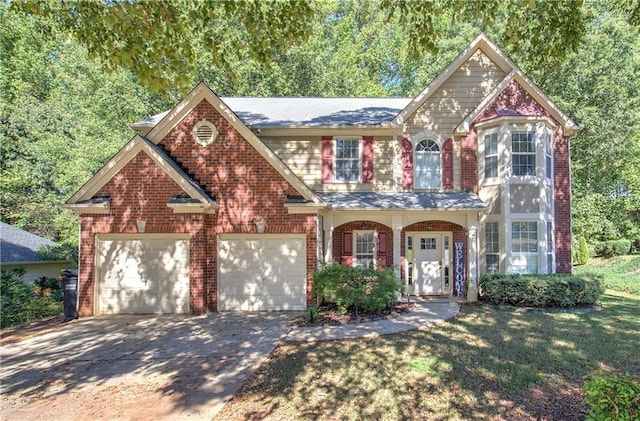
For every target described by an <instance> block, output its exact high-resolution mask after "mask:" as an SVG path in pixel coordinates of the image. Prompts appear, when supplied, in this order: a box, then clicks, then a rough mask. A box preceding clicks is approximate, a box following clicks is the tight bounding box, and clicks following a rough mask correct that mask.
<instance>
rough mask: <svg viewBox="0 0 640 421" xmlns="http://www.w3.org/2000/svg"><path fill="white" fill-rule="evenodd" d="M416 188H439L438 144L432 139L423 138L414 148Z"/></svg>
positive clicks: (439, 163) (439, 161)
mask: <svg viewBox="0 0 640 421" xmlns="http://www.w3.org/2000/svg"><path fill="white" fill-rule="evenodd" d="M414 168H415V180H414V186H415V187H416V188H440V177H441V174H442V167H441V160H440V146H439V145H438V143H437V142H436V141H434V140H423V141H421V142H419V143H418V144H417V145H416V148H415V160H414Z"/></svg>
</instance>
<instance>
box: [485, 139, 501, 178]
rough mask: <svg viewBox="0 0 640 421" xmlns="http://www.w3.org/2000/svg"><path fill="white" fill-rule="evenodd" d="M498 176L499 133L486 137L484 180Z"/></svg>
mask: <svg viewBox="0 0 640 421" xmlns="http://www.w3.org/2000/svg"><path fill="white" fill-rule="evenodd" d="M497 176H498V133H491V134H488V135H485V136H484V178H495V177H497Z"/></svg>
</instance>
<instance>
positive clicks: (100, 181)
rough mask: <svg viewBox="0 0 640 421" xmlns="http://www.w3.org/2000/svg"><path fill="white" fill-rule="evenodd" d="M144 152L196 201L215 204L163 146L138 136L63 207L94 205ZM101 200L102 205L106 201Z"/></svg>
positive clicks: (79, 208) (72, 207)
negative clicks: (99, 194) (106, 189)
mask: <svg viewBox="0 0 640 421" xmlns="http://www.w3.org/2000/svg"><path fill="white" fill-rule="evenodd" d="M141 151H143V152H145V153H146V154H147V155H148V156H149V157H151V159H153V160H154V161H155V162H156V164H158V166H159V167H160V168H162V169H163V170H164V171H165V172H166V173H167V175H169V177H171V179H172V180H173V181H175V182H176V184H178V185H179V186H180V188H181V189H182V190H183V191H184V192H185V193H186V194H187V195H188V196H189V197H190V198H191V199H194V200H197V201H198V202H200V203H202V204H203V205H206V206H213V205H215V200H214V199H213V198H212V197H210V196H209V194H208V193H207V192H206V191H205V190H204V189H203V188H202V186H200V185H199V184H198V183H197V182H196V181H195V180H193V179H192V178H191V177H189V175H187V174H186V173H185V172H184V170H183V169H182V168H180V167H179V166H178V165H177V164H176V163H175V162H174V161H173V160H172V159H171V158H170V157H169V156H167V154H166V153H165V152H164V151H163V150H162V149H161V148H160V147H158V146H157V145H155V144H154V143H153V142H151V141H149V140H148V139H146V138H144V137H142V136H140V135H137V136H135V137H134V138H133V139H131V140H130V141H129V143H127V144H126V145H125V146H124V147H123V148H122V149H120V151H119V152H118V153H117V154H115V156H114V157H113V158H111V159H110V160H109V162H107V163H106V164H105V165H104V166H103V167H102V168H101V169H100V171H98V172H97V173H96V174H95V175H94V176H93V177H91V179H89V181H87V182H86V183H85V184H84V186H82V187H81V188H80V190H78V191H77V192H76V193H75V194H74V195H73V196H71V198H70V199H69V200H68V201H67V204H66V205H63V207H66V208H69V209H72V210H76V211H79V210H81V209H82V207H84V206H85V205H95V204H96V201H95V200H94V196H95V194H96V193H98V191H100V189H101V188H102V187H104V186H105V185H106V184H107V183H108V182H109V180H111V178H113V176H115V175H116V174H117V173H118V172H119V171H120V170H122V168H124V167H125V166H126V165H127V164H128V163H129V162H130V161H131V160H132V159H133V158H135V157H136V155H138V153H139V152H141ZM102 202H104V201H102ZM102 202H101V204H104V203H102ZM107 205H108V203H107Z"/></svg>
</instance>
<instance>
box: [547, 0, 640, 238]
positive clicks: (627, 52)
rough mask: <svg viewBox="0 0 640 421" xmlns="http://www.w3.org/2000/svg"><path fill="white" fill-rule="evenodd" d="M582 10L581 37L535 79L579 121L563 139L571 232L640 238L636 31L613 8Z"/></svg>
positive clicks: (638, 48)
mask: <svg viewBox="0 0 640 421" xmlns="http://www.w3.org/2000/svg"><path fill="white" fill-rule="evenodd" d="M589 8H590V9H589V10H588V12H589V14H591V15H592V16H593V19H592V20H591V21H590V22H589V25H588V27H587V33H588V34H587V35H586V37H585V42H584V43H583V44H582V45H581V47H580V49H579V50H578V51H577V52H576V53H574V54H571V55H570V56H569V57H568V58H567V60H566V62H565V63H564V64H563V65H561V66H559V67H558V68H557V69H556V70H555V71H554V72H553V73H551V74H550V75H549V78H548V80H547V83H546V84H544V85H543V88H544V89H545V90H546V91H547V92H548V93H549V94H550V95H551V96H552V97H554V99H555V100H556V101H557V102H558V104H559V105H560V106H561V108H563V109H564V110H565V111H567V112H568V113H569V114H570V115H572V116H573V117H574V118H575V119H576V121H578V122H580V123H581V124H583V125H584V129H583V130H582V131H581V132H579V134H578V135H577V137H576V138H575V139H573V140H572V144H571V150H572V176H573V177H572V188H573V193H574V206H573V215H574V231H575V232H576V233H577V234H579V235H584V236H586V237H587V238H588V239H589V241H590V242H592V243H593V242H596V241H603V240H610V239H616V238H620V237H626V238H629V239H635V240H639V241H640V177H639V175H640V84H639V83H638V80H639V79H640V37H639V36H638V31H637V28H635V27H633V26H631V25H630V24H629V23H627V20H628V19H627V18H628V17H627V16H625V15H623V14H622V13H621V12H620V11H619V10H617V9H612V8H611V7H608V6H607V5H606V4H602V3H591V4H590V5H589Z"/></svg>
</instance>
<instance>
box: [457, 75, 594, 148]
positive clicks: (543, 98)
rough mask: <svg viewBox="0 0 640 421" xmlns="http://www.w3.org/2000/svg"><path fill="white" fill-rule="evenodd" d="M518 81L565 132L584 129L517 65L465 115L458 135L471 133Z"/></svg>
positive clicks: (575, 131)
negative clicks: (486, 113) (485, 114)
mask: <svg viewBox="0 0 640 421" xmlns="http://www.w3.org/2000/svg"><path fill="white" fill-rule="evenodd" d="M513 81H515V82H517V83H518V84H519V85H520V86H522V88H523V89H524V90H525V91H527V93H528V94H529V95H531V97H532V98H533V99H534V100H535V101H536V102H538V104H540V105H541V106H542V107H543V108H544V109H545V110H547V111H548V112H549V114H551V116H552V117H553V118H554V119H555V120H556V121H557V122H558V123H560V124H561V125H562V127H564V129H565V134H566V135H568V136H570V135H573V134H575V133H577V132H578V131H579V130H581V129H582V126H580V125H578V124H576V123H575V122H574V121H573V120H572V119H570V118H569V117H568V116H567V115H566V114H565V113H563V112H562V110H560V108H558V106H557V105H556V104H555V103H554V102H553V101H551V99H550V98H549V97H548V96H547V95H546V94H545V93H544V92H542V90H541V89H540V88H538V87H537V86H536V85H535V84H534V83H533V82H532V81H531V80H530V79H529V78H528V77H527V76H526V75H525V74H524V73H522V71H521V70H520V69H518V68H517V67H516V68H515V69H513V70H511V72H509V74H508V75H507V76H506V77H505V78H504V79H503V80H502V81H501V82H500V83H499V84H498V85H496V87H495V88H494V89H493V90H492V91H491V93H489V95H487V96H486V97H485V98H484V99H483V100H482V101H481V102H480V104H478V106H477V107H476V108H475V109H474V110H473V111H471V113H469V115H467V117H465V119H464V120H462V122H461V123H460V124H459V125H458V126H457V127H456V128H455V129H454V133H455V134H458V135H465V134H467V133H469V129H470V128H471V125H472V124H473V122H474V121H475V119H476V118H478V117H479V116H480V115H481V114H482V113H483V112H484V111H485V110H486V109H487V107H489V106H490V105H491V104H492V103H493V101H495V100H496V99H497V98H498V96H499V95H500V94H501V93H502V92H503V91H504V90H505V89H506V88H507V87H508V86H509V85H510V84H511V82H513Z"/></svg>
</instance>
